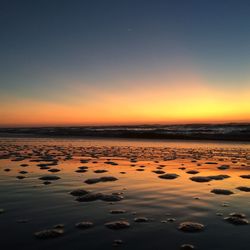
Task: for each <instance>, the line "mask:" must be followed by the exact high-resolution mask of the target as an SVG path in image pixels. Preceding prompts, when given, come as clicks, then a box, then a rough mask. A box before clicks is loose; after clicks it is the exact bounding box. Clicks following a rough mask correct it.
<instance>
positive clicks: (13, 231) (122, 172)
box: [0, 138, 250, 250]
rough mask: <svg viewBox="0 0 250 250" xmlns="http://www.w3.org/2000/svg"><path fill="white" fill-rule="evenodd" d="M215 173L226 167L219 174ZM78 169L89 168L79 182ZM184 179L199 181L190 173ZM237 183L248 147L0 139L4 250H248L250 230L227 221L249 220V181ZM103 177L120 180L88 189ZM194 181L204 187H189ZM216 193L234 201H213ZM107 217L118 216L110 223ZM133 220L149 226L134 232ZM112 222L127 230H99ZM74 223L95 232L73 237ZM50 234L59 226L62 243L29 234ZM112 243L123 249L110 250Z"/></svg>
mask: <svg viewBox="0 0 250 250" xmlns="http://www.w3.org/2000/svg"><path fill="white" fill-rule="evenodd" d="M25 164H27V166H26V165H25ZM222 165H227V167H225V169H223V168H222V169H221V167H220V166H222ZM79 167H86V168H83V169H85V170H83V171H85V172H76V170H79ZM51 169H57V170H59V171H58V172H50V171H51ZM57 170H55V171H57ZM96 170H106V172H102V173H98V171H97V172H95V171H96ZM189 170H197V171H198V173H195V172H191V173H187V172H188V171H189ZM23 171H24V172H23ZM52 171H53V170H52ZM153 171H162V172H153ZM163 171H164V172H163ZM164 174H176V175H173V176H174V177H176V178H175V179H174V178H173V179H169V178H168V177H169V176H168V177H167V179H165V178H164V177H163V178H160V177H162V175H164ZM47 175H53V176H58V177H60V179H57V180H49V181H48V182H49V183H50V184H49V183H47V184H46V180H41V179H39V178H41V177H43V176H47ZM221 175H223V176H222V178H220V177H221ZM242 175H250V144H247V143H235V142H234V143H213V142H182V141H146V140H141V141H136V140H101V139H98V140H83V139H45V138H44V139H38V138H36V139H34V138H33V139H32V138H9V139H8V138H2V139H0V209H1V210H0V211H1V213H0V234H1V246H2V247H3V249H6V248H8V249H113V248H114V245H116V246H117V245H118V248H121V249H143V250H144V249H154V250H157V249H173V250H174V249H180V246H181V245H182V244H192V245H194V246H195V249H205V250H208V249H210V250H211V249H213V250H215V249H218V250H219V249H227V250H230V249H232V250H235V249H237V250H247V249H249V244H250V239H249V230H250V228H249V225H235V224H231V223H229V222H228V221H226V220H225V219H224V218H225V217H227V216H229V214H230V213H232V212H236V213H243V214H245V216H246V218H245V221H247V220H248V219H249V220H250V209H249V207H250V192H246V190H245V191H241V190H239V189H238V187H245V188H247V187H248V188H250V179H248V178H242V177H241V176H242ZM18 176H19V177H18ZM20 176H21V177H20ZM103 176H109V177H110V176H112V177H115V178H116V179H117V180H116V179H114V180H112V181H105V182H102V181H100V182H97V183H93V184H88V183H85V181H86V180H88V179H92V178H100V177H103ZM171 176H172V175H171ZM197 176H198V177H199V176H202V177H204V176H206V177H208V180H207V182H197V181H193V180H191V179H190V178H192V177H197ZM211 176H212V177H213V178H212V179H210V178H211ZM214 176H215V177H214ZM218 176H220V177H219V178H218ZM225 176H226V177H225ZM17 177H18V178H17ZM23 177H25V178H23ZM19 178H23V179H19ZM217 179H219V180H217ZM44 183H45V184H44ZM75 189H84V190H86V191H88V192H90V193H91V194H92V193H102V195H103V194H105V195H106V194H108V195H111V194H112V193H113V196H112V198H117V197H119V200H118V201H113V200H112V201H107V200H103V198H100V199H97V200H95V201H84V202H79V201H77V200H76V199H77V197H76V196H73V195H71V194H70V192H71V191H73V190H75ZM213 189H223V190H227V191H231V192H232V193H231V194H229V195H225V194H215V193H212V192H211V191H212V190H213ZM80 197H81V196H80ZM102 197H103V196H102ZM111 210H125V211H123V212H124V213H119V214H112V213H110V211H111ZM138 217H139V218H140V217H143V219H144V220H145V219H147V220H146V221H144V222H135V221H134V219H135V218H138ZM144 217H146V218H144ZM117 220H122V221H127V222H129V223H130V226H129V227H128V228H125V229H120V230H112V229H110V228H107V227H106V226H105V223H107V222H112V221H117ZM81 221H90V222H93V226H91V227H89V228H85V229H79V228H77V227H76V226H75V224H76V223H78V222H81ZM186 221H191V222H198V223H201V224H203V225H204V226H205V228H204V230H202V231H201V232H193V233H190V232H183V231H181V230H179V229H178V227H179V225H180V223H182V222H186ZM57 224H64V229H62V231H64V233H63V234H62V235H60V236H59V237H55V238H49V239H38V238H37V237H35V235H34V233H36V232H39V231H41V230H44V229H51V228H53V226H55V225H57ZM114 240H122V242H121V243H119V242H118V243H117V242H116V243H115V244H114Z"/></svg>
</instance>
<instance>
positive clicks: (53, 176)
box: [39, 175, 60, 181]
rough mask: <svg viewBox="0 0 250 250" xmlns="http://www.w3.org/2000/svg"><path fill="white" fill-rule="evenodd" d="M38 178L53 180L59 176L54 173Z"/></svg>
mask: <svg viewBox="0 0 250 250" xmlns="http://www.w3.org/2000/svg"><path fill="white" fill-rule="evenodd" d="M39 179H40V180H43V181H55V180H59V179H60V177H59V176H56V175H44V176H42V177H40V178H39Z"/></svg>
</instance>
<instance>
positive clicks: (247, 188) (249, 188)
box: [236, 186, 250, 192]
mask: <svg viewBox="0 0 250 250" xmlns="http://www.w3.org/2000/svg"><path fill="white" fill-rule="evenodd" d="M236 189H238V190H240V191H244V192H250V187H243V186H241V187H237V188H236Z"/></svg>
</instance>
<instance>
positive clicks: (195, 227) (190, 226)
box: [178, 221, 205, 233]
mask: <svg viewBox="0 0 250 250" xmlns="http://www.w3.org/2000/svg"><path fill="white" fill-rule="evenodd" d="M204 228H205V226H204V225H203V224H201V223H197V222H189V221H187V222H182V223H181V224H180V225H179V227H178V229H179V230H181V231H183V232H188V233H195V232H201V231H203V230H204Z"/></svg>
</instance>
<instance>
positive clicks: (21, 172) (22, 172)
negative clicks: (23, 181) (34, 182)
mask: <svg viewBox="0 0 250 250" xmlns="http://www.w3.org/2000/svg"><path fill="white" fill-rule="evenodd" d="M27 173H28V172H27V171H24V170H23V171H20V172H19V174H27Z"/></svg>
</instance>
